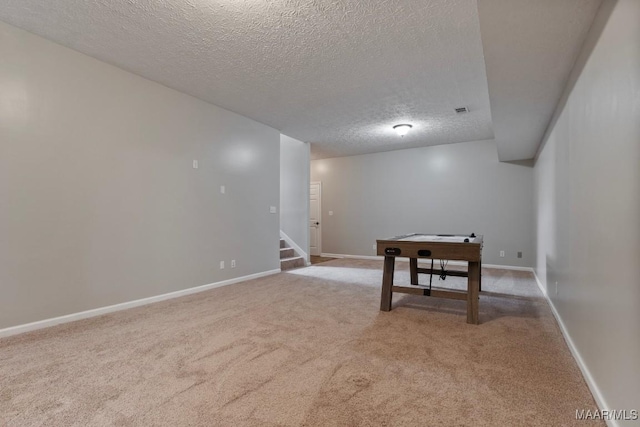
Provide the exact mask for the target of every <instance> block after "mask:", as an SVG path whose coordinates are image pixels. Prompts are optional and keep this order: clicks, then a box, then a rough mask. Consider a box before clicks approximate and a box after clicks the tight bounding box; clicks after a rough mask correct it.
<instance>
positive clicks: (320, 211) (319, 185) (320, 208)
mask: <svg viewBox="0 0 640 427" xmlns="http://www.w3.org/2000/svg"><path fill="white" fill-rule="evenodd" d="M314 184H318V222H320V225H319V226H318V227H317V228H318V233H317V241H316V246H317V247H318V255H317V256H322V181H311V182H309V204H310V203H311V186H312V185H314ZM309 227H311V207H309ZM309 234H311V232H309ZM311 255H312V253H311V236H309V256H311Z"/></svg>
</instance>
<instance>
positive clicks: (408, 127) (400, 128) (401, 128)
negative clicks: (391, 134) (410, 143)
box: [393, 124, 413, 136]
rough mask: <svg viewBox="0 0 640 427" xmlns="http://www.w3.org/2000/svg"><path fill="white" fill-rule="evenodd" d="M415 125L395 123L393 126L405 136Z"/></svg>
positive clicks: (399, 133)
mask: <svg viewBox="0 0 640 427" xmlns="http://www.w3.org/2000/svg"><path fill="white" fill-rule="evenodd" d="M412 127H413V126H411V125H407V124H403V125H395V126H394V127H393V128H394V129H395V130H396V132H398V135H400V136H405V135H406V134H407V132H409V130H411V128H412Z"/></svg>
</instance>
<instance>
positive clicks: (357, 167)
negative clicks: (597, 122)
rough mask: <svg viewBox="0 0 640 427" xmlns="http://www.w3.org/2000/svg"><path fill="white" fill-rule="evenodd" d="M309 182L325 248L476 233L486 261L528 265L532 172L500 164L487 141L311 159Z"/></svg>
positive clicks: (363, 247)
mask: <svg viewBox="0 0 640 427" xmlns="http://www.w3.org/2000/svg"><path fill="white" fill-rule="evenodd" d="M311 180H312V181H322V252H323V253H333V254H346V255H375V251H374V249H373V245H374V244H375V241H376V239H377V238H382V237H390V236H395V235H398V234H403V233H412V232H430V233H472V232H474V233H476V234H483V235H484V238H485V246H484V250H483V254H482V256H483V261H484V262H485V263H487V264H500V265H513V266H533V259H534V254H533V245H532V240H533V234H532V233H533V169H532V168H531V167H530V166H523V165H518V164H511V163H500V162H499V161H498V157H497V154H496V146H495V143H494V142H492V141H476V142H469V143H462V144H450V145H440V146H435V147H426V148H415V149H409V150H398V151H390V152H386V153H376V154H367V155H360V156H351V157H341V158H334V159H325V160H315V161H313V162H311ZM329 211H333V212H334V215H333V216H329V215H328V212H329ZM500 250H504V251H505V255H506V256H505V257H504V258H500V257H499V252H500ZM518 251H522V252H523V258H521V259H518V258H516V253H517V252H518Z"/></svg>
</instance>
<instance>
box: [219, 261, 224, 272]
mask: <svg viewBox="0 0 640 427" xmlns="http://www.w3.org/2000/svg"><path fill="white" fill-rule="evenodd" d="M220 270H224V261H220Z"/></svg>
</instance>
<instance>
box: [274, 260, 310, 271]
mask: <svg viewBox="0 0 640 427" xmlns="http://www.w3.org/2000/svg"><path fill="white" fill-rule="evenodd" d="M304 265H305V262H304V258H302V257H299V258H293V259H287V260H282V261H280V269H281V270H291V269H292V268H299V267H304Z"/></svg>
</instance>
